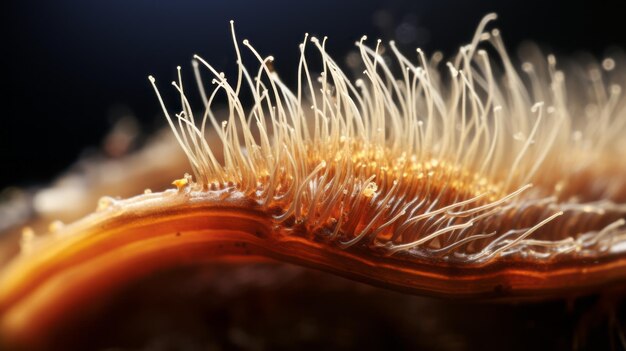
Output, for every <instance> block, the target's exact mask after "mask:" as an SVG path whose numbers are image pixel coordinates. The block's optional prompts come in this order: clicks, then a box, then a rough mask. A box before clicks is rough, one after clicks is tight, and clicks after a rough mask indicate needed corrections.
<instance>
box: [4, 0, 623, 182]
mask: <svg viewBox="0 0 626 351" xmlns="http://www.w3.org/2000/svg"><path fill="white" fill-rule="evenodd" d="M625 3H626V1H613V2H599V1H567V0H559V1H539V0H523V1H502V0H500V1H498V0H489V1H462V0H456V1H455V0H438V1H433V0H427V1H425V0H412V1H405V0H391V1H389V0H388V1H363V0H347V1H339V0H334V1H333V0H317V1H306V2H305V1H276V0H266V1H253V0H249V1H243V0H238V1H217V0H176V1H175V0H170V1H165V0H160V1H157V0H107V1H87V0H55V1H40V2H35V1H12V2H11V1H9V2H3V4H2V5H1V6H2V34H3V35H2V42H1V43H0V45H1V48H2V49H1V50H2V51H1V53H2V54H1V59H2V66H0V67H1V69H2V75H1V77H2V80H1V82H2V91H3V92H2V93H1V94H0V96H1V99H2V100H1V105H0V106H1V108H0V123H1V125H0V157H1V160H2V162H1V163H0V165H1V166H0V189H2V188H3V187H5V186H8V185H20V186H28V185H32V184H39V183H43V182H47V181H49V180H50V179H52V177H54V176H55V175H56V174H58V173H59V172H61V171H62V170H64V169H66V168H67V167H68V166H69V165H70V164H72V162H74V161H75V160H76V159H77V158H78V157H79V156H80V155H81V153H83V152H85V150H89V149H95V148H98V147H99V145H100V143H101V141H102V138H103V136H104V135H105V134H106V132H107V131H108V130H109V128H110V127H111V125H112V123H113V122H114V121H115V116H116V113H115V111H119V110H120V106H123V107H124V108H126V109H128V110H129V111H131V112H132V114H133V115H134V116H135V117H136V118H137V119H138V120H139V121H140V123H141V126H142V128H143V129H144V131H145V132H146V133H149V132H150V131H151V130H154V129H156V128H157V127H158V126H161V125H163V124H164V121H163V117H162V116H161V115H160V112H159V107H158V105H157V101H156V99H155V97H154V94H153V92H152V90H151V87H150V85H149V83H148V80H147V75H148V74H154V75H155V76H157V78H159V81H160V83H161V86H162V87H163V88H167V87H168V82H169V81H170V80H172V79H173V78H175V67H176V65H183V66H186V67H187V68H190V65H189V62H190V58H191V56H192V55H193V54H194V53H198V54H200V55H201V56H203V57H204V58H206V59H207V60H208V61H209V62H211V63H213V64H214V65H215V66H217V67H219V69H222V70H224V71H226V72H227V74H228V72H230V71H231V70H233V67H234V51H233V49H232V43H231V41H230V34H229V23H228V21H229V20H230V19H234V20H235V21H236V26H237V31H238V35H239V38H240V39H243V38H249V39H250V41H251V42H252V44H253V45H255V47H256V48H257V49H259V50H260V52H261V53H262V54H263V55H268V54H272V55H274V56H275V57H276V59H277V61H276V64H275V66H276V68H277V70H278V72H279V73H280V74H281V76H282V77H283V78H284V79H285V80H286V81H288V82H290V81H292V80H293V76H294V73H295V70H296V68H297V66H296V65H297V60H298V44H299V43H300V42H301V40H302V38H303V34H304V33H305V32H309V33H311V34H315V35H318V36H323V35H328V36H329V43H328V50H329V51H330V52H331V53H333V55H334V56H335V57H336V58H343V57H345V55H346V54H347V53H348V52H349V51H350V50H352V49H353V42H354V41H355V40H357V39H358V38H360V36H361V35H362V34H367V35H368V36H369V37H370V39H375V38H382V39H384V40H389V39H393V38H395V37H398V36H401V37H404V38H405V41H406V43H405V45H404V46H405V47H407V48H409V47H416V46H418V45H419V46H421V47H422V48H424V49H425V50H427V51H430V52H432V50H435V49H442V50H443V51H444V52H451V51H452V50H454V49H455V48H456V47H458V45H460V44H463V43H465V42H467V41H468V40H469V39H470V38H471V36H472V34H473V31H474V29H475V27H476V25H477V24H478V22H479V21H480V19H481V17H482V16H483V15H485V14H486V13H488V12H493V11H495V12H497V13H498V14H499V19H498V21H497V23H496V26H497V27H499V28H500V29H501V30H502V33H503V35H504V39H505V42H506V43H507V45H508V47H509V49H514V48H516V47H517V46H518V45H519V44H520V43H521V42H522V41H523V40H527V39H529V40H533V41H536V42H538V43H540V44H541V45H543V46H544V47H546V48H549V50H552V51H553V52H556V53H557V54H561V55H571V54H575V53H576V52H578V51H581V50H584V51H587V52H591V53H592V54H593V55H595V56H596V57H598V58H602V55H603V53H604V52H605V50H606V49H608V48H610V47H611V46H618V47H626V21H625V20H624V12H623V11H622V10H621V9H620V6H623V5H625ZM407 33H408V34H407ZM339 61H340V62H342V61H343V60H339Z"/></svg>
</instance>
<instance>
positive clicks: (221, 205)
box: [0, 14, 626, 342]
mask: <svg viewBox="0 0 626 351" xmlns="http://www.w3.org/2000/svg"><path fill="white" fill-rule="evenodd" d="M495 17H496V16H495V15H493V14H491V15H488V16H486V17H485V18H484V19H483V21H482V22H481V23H480V25H479V26H478V29H477V31H476V33H475V35H474V37H473V38H472V41H471V43H470V44H468V45H466V46H463V47H461V48H460V50H459V52H458V54H457V55H456V56H455V57H453V58H451V60H450V61H448V62H446V63H445V64H444V65H441V64H440V61H441V57H440V54H436V55H433V56H432V57H427V56H426V54H425V53H424V52H423V51H421V50H419V49H418V50H417V51H416V52H414V53H412V54H411V53H408V54H404V53H401V52H400V50H399V49H398V48H397V47H396V45H395V44H394V42H390V43H389V46H386V45H384V44H383V43H382V42H381V41H377V42H376V45H375V47H374V48H371V47H368V46H367V45H366V40H367V38H366V37H363V38H361V40H359V41H358V42H356V48H357V50H358V53H359V55H360V58H361V65H362V67H361V68H362V70H363V74H362V75H361V77H360V78H357V79H355V80H353V79H351V78H349V74H348V73H346V72H344V71H343V70H342V69H341V68H340V67H339V65H338V64H337V63H336V62H335V61H334V60H333V58H332V57H331V56H329V54H328V53H327V52H326V48H325V43H326V38H324V39H323V40H319V39H317V38H315V37H313V38H309V37H308V35H306V36H305V40H304V42H303V43H302V44H301V45H300V53H301V58H300V61H299V65H298V67H297V70H298V71H297V79H298V80H297V85H296V87H297V88H296V90H295V91H294V90H291V89H290V88H288V86H287V84H285V83H284V82H283V81H282V80H281V79H280V77H279V75H278V74H277V73H276V72H275V71H274V69H273V66H272V62H273V61H274V58H273V57H271V56H268V57H263V56H262V55H261V54H260V53H259V52H258V51H256V50H255V49H254V48H253V47H252V45H251V44H250V43H249V42H248V41H247V40H243V41H242V42H243V45H244V46H245V48H246V49H247V50H248V54H251V55H252V56H253V57H254V58H255V60H256V61H258V62H257V63H258V65H259V67H258V69H257V70H256V71H250V70H248V68H246V66H245V65H244V62H243V57H242V55H243V54H244V51H242V48H240V47H239V40H238V39H237V37H236V35H235V30H234V26H233V25H232V23H231V26H232V37H233V41H234V43H235V50H236V56H237V77H236V79H232V80H229V79H227V78H226V76H225V74H224V73H222V72H220V71H219V70H217V69H216V68H214V67H213V66H212V65H211V64H209V63H208V62H206V61H205V60H203V59H202V58H201V57H199V56H194V58H193V68H194V74H195V77H196V80H197V83H198V87H199V92H200V94H199V95H200V99H201V102H202V104H201V105H202V106H203V107H204V111H203V112H202V114H201V116H200V117H197V116H194V111H193V108H192V106H193V104H192V102H191V101H190V100H192V97H191V96H190V95H189V92H188V91H187V90H185V89H184V88H183V87H184V83H183V81H182V75H181V73H180V67H179V68H178V77H177V81H175V82H172V85H173V86H174V89H175V90H176V91H177V92H178V93H179V96H180V97H179V100H180V101H179V102H180V105H181V107H180V111H179V112H177V113H171V112H170V110H169V109H168V108H167V105H166V102H165V99H164V98H163V97H162V95H161V94H160V92H159V90H158V88H157V84H156V79H155V78H153V77H152V76H150V83H151V84H152V86H153V87H154V89H155V91H156V95H157V98H158V101H159V103H160V105H161V106H162V108H163V112H164V114H165V116H166V119H167V122H168V124H169V126H170V127H171V129H172V131H173V132H174V135H175V137H176V139H177V141H178V143H180V145H181V146H182V149H183V150H184V152H185V155H186V156H187V158H188V159H189V163H190V167H191V170H192V172H193V179H192V177H191V176H187V177H185V178H183V179H181V180H178V181H175V183H174V184H175V185H176V187H177V189H176V190H168V191H165V192H162V193H150V194H144V195H138V196H136V197H133V198H130V199H127V200H113V199H110V198H106V199H105V200H103V201H101V203H100V204H99V208H98V210H97V211H96V212H95V213H93V214H91V215H89V216H87V217H85V218H83V219H81V220H79V221H77V222H75V223H73V224H70V225H67V226H64V227H63V228H59V229H58V230H56V231H55V232H54V233H53V234H50V235H48V236H44V237H37V238H34V237H33V235H32V233H31V235H26V236H25V238H24V242H23V252H22V253H21V254H20V255H19V256H18V257H16V258H15V259H14V260H13V261H12V262H11V263H10V264H9V265H8V266H7V267H5V268H4V269H3V271H2V272H1V276H0V313H1V315H2V318H1V322H2V324H1V328H2V329H1V330H2V333H3V335H5V336H6V337H7V338H11V339H12V340H13V339H15V340H18V341H19V342H23V341H26V340H31V339H32V337H33V336H37V335H44V334H45V333H46V332H45V331H46V330H49V329H50V328H53V326H54V323H55V321H56V320H57V319H58V318H60V316H62V315H64V314H66V313H70V312H68V311H72V310H73V306H76V305H80V304H87V303H89V300H90V299H97V298H104V296H106V295H107V294H109V293H111V291H115V289H116V288H117V287H118V286H120V285H123V284H124V283H125V282H129V281H132V280H133V279H136V278H138V277H141V276H145V275H147V274H150V273H151V272H155V271H159V270H160V269H163V268H165V267H168V266H173V265H188V264H194V263H202V262H207V261H211V260H213V259H215V258H216V257H219V256H228V257H230V256H246V257H247V256H261V257H269V258H272V259H277V260H281V261H285V262H290V263H294V264H298V265H303V266H307V267H312V268H316V269H320V270H324V271H328V272H332V273H335V274H338V275H341V276H345V277H349V278H353V279H357V280H360V281H365V282H369V283H372V284H375V285H379V286H384V287H388V288H392V289H397V290H401V291H407V292H411V293H419V294H427V295H435V296H452V297H515V298H517V297H519V298H541V297H549V296H555V295H558V294H562V293H563V292H568V291H573V292H576V293H584V292H588V291H593V290H597V289H600V288H602V287H605V286H609V285H611V284H623V283H624V282H625V280H626V255H625V250H626V226H625V222H626V176H625V174H626V163H624V161H623V156H624V150H626V137H625V136H626V99H624V98H623V94H622V92H621V89H622V88H621V87H622V85H623V84H624V78H626V75H625V74H624V70H623V68H622V67H620V66H619V62H615V60H614V59H613V58H611V59H610V60H611V61H607V60H608V59H607V60H605V61H604V62H603V63H602V65H596V66H590V67H589V69H588V75H587V78H584V79H587V80H586V81H584V80H583V84H579V85H576V84H574V83H573V82H570V81H566V78H565V73H564V72H563V71H561V70H559V69H558V68H557V64H556V59H555V58H554V56H548V57H547V59H542V60H536V61H531V62H525V63H523V65H522V72H518V70H516V69H515V68H514V65H513V63H512V61H511V59H510V58H509V56H508V54H507V52H506V49H505V47H504V44H503V42H502V38H501V35H500V33H499V31H498V30H491V31H488V30H487V29H486V28H487V25H488V22H489V21H491V20H493V19H495ZM311 51H314V52H315V54H311V53H310V52H311ZM490 53H491V54H490ZM313 55H316V56H318V57H319V59H321V72H320V74H319V75H317V76H316V75H315V74H314V73H313V70H312V69H311V68H310V65H309V61H310V60H311V56H313ZM204 69H206V71H208V73H209V74H211V76H212V78H211V79H210V83H211V84H205V83H206V82H205V80H206V79H205V78H203V76H204V75H206V72H205V71H203V70H204ZM572 80H574V79H572ZM233 82H234V84H233ZM209 86H212V87H213V90H209V89H208V87H209ZM245 94H249V96H247V97H246V99H248V97H249V98H251V104H250V106H246V105H244V103H243V102H242V100H243V99H242V96H243V95H245ZM222 95H223V96H225V97H226V102H227V104H226V106H227V108H226V109H227V112H228V113H227V116H226V118H225V119H224V120H220V119H219V116H218V114H216V113H215V112H214V111H213V108H212V106H213V105H214V104H215V103H216V101H217V99H218V97H219V96H222ZM246 101H247V100H246ZM208 124H209V125H210V126H212V127H213V129H214V130H215V133H216V138H218V139H219V141H220V144H221V149H220V148H215V147H214V146H211V143H210V142H209V141H208V140H207V139H206V135H207V130H208V128H209V126H207V125H208Z"/></svg>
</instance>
